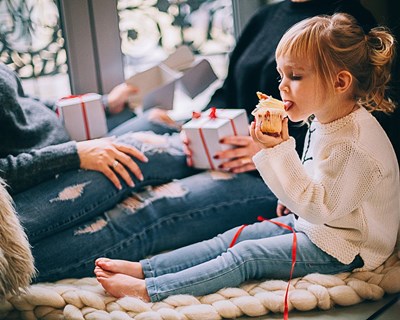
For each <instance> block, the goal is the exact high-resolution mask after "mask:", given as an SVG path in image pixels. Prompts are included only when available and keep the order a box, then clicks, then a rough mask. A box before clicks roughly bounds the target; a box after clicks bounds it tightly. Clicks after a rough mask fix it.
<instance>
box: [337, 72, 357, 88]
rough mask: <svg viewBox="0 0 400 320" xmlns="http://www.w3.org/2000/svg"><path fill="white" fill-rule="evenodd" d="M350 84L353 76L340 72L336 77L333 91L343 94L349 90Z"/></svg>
mask: <svg viewBox="0 0 400 320" xmlns="http://www.w3.org/2000/svg"><path fill="white" fill-rule="evenodd" d="M352 84H353V76H352V75H351V73H350V72H348V71H346V70H342V71H340V72H339V73H338V74H337V75H336V80H335V91H336V92H337V93H345V92H346V91H347V90H349V89H350V88H351V85H352Z"/></svg>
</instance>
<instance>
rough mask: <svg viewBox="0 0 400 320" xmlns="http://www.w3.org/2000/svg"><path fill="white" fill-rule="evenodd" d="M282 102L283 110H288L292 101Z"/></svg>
mask: <svg viewBox="0 0 400 320" xmlns="http://www.w3.org/2000/svg"><path fill="white" fill-rule="evenodd" d="M283 104H284V106H285V111H288V110H289V109H290V108H291V107H292V105H293V102H292V101H284V102H283Z"/></svg>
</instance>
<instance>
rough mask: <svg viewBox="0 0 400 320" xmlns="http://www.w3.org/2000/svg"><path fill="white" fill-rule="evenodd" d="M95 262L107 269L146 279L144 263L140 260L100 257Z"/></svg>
mask: <svg viewBox="0 0 400 320" xmlns="http://www.w3.org/2000/svg"><path fill="white" fill-rule="evenodd" d="M95 264H96V266H98V267H100V268H102V269H103V270H105V271H109V272H113V273H122V274H126V275H128V276H132V277H135V278H138V279H144V274H143V271H142V265H141V264H140V263H139V262H131V261H127V260H116V259H108V258H99V259H97V260H96V262H95Z"/></svg>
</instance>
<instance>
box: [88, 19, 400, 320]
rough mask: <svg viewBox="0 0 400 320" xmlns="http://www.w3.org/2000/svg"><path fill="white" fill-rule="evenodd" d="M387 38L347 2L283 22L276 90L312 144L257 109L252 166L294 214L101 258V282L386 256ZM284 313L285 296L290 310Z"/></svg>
mask: <svg viewBox="0 0 400 320" xmlns="http://www.w3.org/2000/svg"><path fill="white" fill-rule="evenodd" d="M394 43H395V40H394V38H393V36H392V35H391V34H390V33H389V32H388V31H386V30H384V29H383V28H373V29H371V30H370V31H369V32H368V33H365V32H364V31H363V30H362V28H361V27H360V26H359V25H357V23H356V21H355V20H354V18H353V17H351V16H350V15H347V14H343V13H337V14H334V15H332V16H327V15H324V16H317V17H313V18H309V19H305V20H303V21H301V22H299V23H298V24H296V25H294V26H293V27H292V28H290V29H289V30H288V31H287V33H285V34H284V36H283V38H282V40H281V41H280V42H279V44H278V47H277V50H276V61H277V69H278V72H279V75H280V79H281V80H280V85H279V90H280V95H281V97H282V99H283V101H284V104H285V109H286V112H287V114H288V117H289V119H290V120H292V121H307V122H310V130H309V131H308V134H307V137H306V141H307V152H306V153H305V154H304V157H303V159H300V158H299V156H298V154H297V152H296V150H295V140H294V138H293V137H291V136H290V135H289V132H288V119H287V118H285V119H283V120H282V126H283V129H282V132H280V134H279V135H278V136H272V135H267V134H264V133H263V132H262V131H261V129H260V127H261V126H262V123H261V122H260V120H259V119H260V118H257V119H256V121H257V122H256V123H254V122H253V123H252V124H251V129H250V131H251V137H252V139H253V140H254V142H255V143H257V144H258V145H259V147H260V149H261V151H259V152H258V153H257V154H256V155H255V156H254V158H253V160H254V163H255V165H256V167H257V169H258V170H259V172H260V174H261V175H262V177H263V179H264V181H265V183H266V184H267V185H268V186H269V187H270V188H271V190H273V191H274V192H275V193H276V195H277V196H278V197H279V199H280V200H282V201H283V202H284V203H285V204H287V205H288V206H289V207H290V208H292V210H293V211H294V212H295V213H296V214H297V215H298V217H296V216H295V215H293V214H290V215H285V216H282V217H279V218H275V219H272V220H270V221H263V222H260V223H255V224H252V225H249V226H245V227H237V228H234V229H231V230H229V231H227V232H225V233H223V234H221V235H218V236H217V237H214V238H213V239H210V240H208V241H202V242H199V243H196V244H193V245H190V246H187V247H184V248H181V249H178V250H174V251H170V252H167V253H163V254H160V255H156V256H153V257H151V258H149V259H144V260H141V261H140V262H129V261H118V260H109V259H102V258H100V259H98V260H97V262H96V264H97V266H96V268H95V271H94V272H95V274H96V277H97V279H98V281H99V282H100V283H101V284H102V286H103V287H104V289H105V290H106V291H107V292H109V293H110V294H111V295H113V296H115V297H118V298H119V297H123V296H136V297H139V298H141V299H143V300H144V301H151V302H158V301H161V300H163V299H165V298H167V297H168V296H171V295H178V294H190V295H194V296H203V295H206V294H210V293H213V292H216V291H218V290H219V289H222V288H226V287H234V286H238V285H239V284H241V283H242V282H244V281H247V280H251V279H263V278H268V279H287V278H289V279H290V277H295V278H297V277H302V276H305V275H307V274H311V273H322V274H336V273H341V272H351V271H352V270H354V269H358V270H365V271H368V270H374V269H375V268H377V267H379V266H380V265H381V264H382V263H384V262H385V260H386V259H387V258H388V257H389V256H390V255H391V254H392V253H393V250H394V248H395V245H396V238H397V236H398V235H399V231H400V230H399V227H400V206H399V193H400V180H399V168H398V163H397V160H396V155H395V152H394V150H393V147H392V145H391V143H390V141H389V139H388V137H387V135H386V134H385V132H384V130H383V129H382V127H381V126H380V125H379V123H378V122H377V121H376V119H375V118H374V117H373V116H372V115H371V114H370V113H369V111H371V110H377V111H381V112H389V113H390V112H392V111H393V110H394V107H395V106H394V104H393V102H392V101H390V100H388V99H386V98H385V90H386V85H387V83H388V80H389V78H390V67H391V62H392V60H393V55H394V51H395V50H394V45H395V44H394ZM371 61H374V64H372V63H371ZM310 119H311V120H310ZM261 121H262V120H261ZM383 230H384V232H383ZM288 289H289V286H288ZM287 292H288V291H287ZM287 292H286V293H287ZM286 298H287V295H286ZM286 298H285V301H286ZM282 299H284V297H283V296H282ZM287 312H288V303H287V302H286V303H285V319H286V318H287Z"/></svg>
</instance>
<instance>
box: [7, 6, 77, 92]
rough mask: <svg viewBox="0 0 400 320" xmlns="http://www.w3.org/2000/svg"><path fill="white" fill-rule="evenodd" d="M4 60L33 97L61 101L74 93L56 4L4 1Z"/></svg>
mask: <svg viewBox="0 0 400 320" xmlns="http://www.w3.org/2000/svg"><path fill="white" fill-rule="evenodd" d="M0 21H1V24H0V60H1V61H2V62H3V63H5V64H7V65H8V66H10V67H11V68H12V69H13V70H15V71H16V72H17V73H18V74H19V75H20V77H21V78H22V79H23V85H24V89H25V91H26V92H27V93H29V94H34V95H38V96H41V97H43V98H51V99H54V98H58V97H60V96H63V95H68V94H69V93H70V92H71V89H70V85H69V79H68V74H67V71H68V67H67V63H66V62H67V58H66V52H65V48H64V38H63V35H62V31H61V28H60V19H59V11H58V8H57V5H56V3H55V0H2V1H0Z"/></svg>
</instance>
